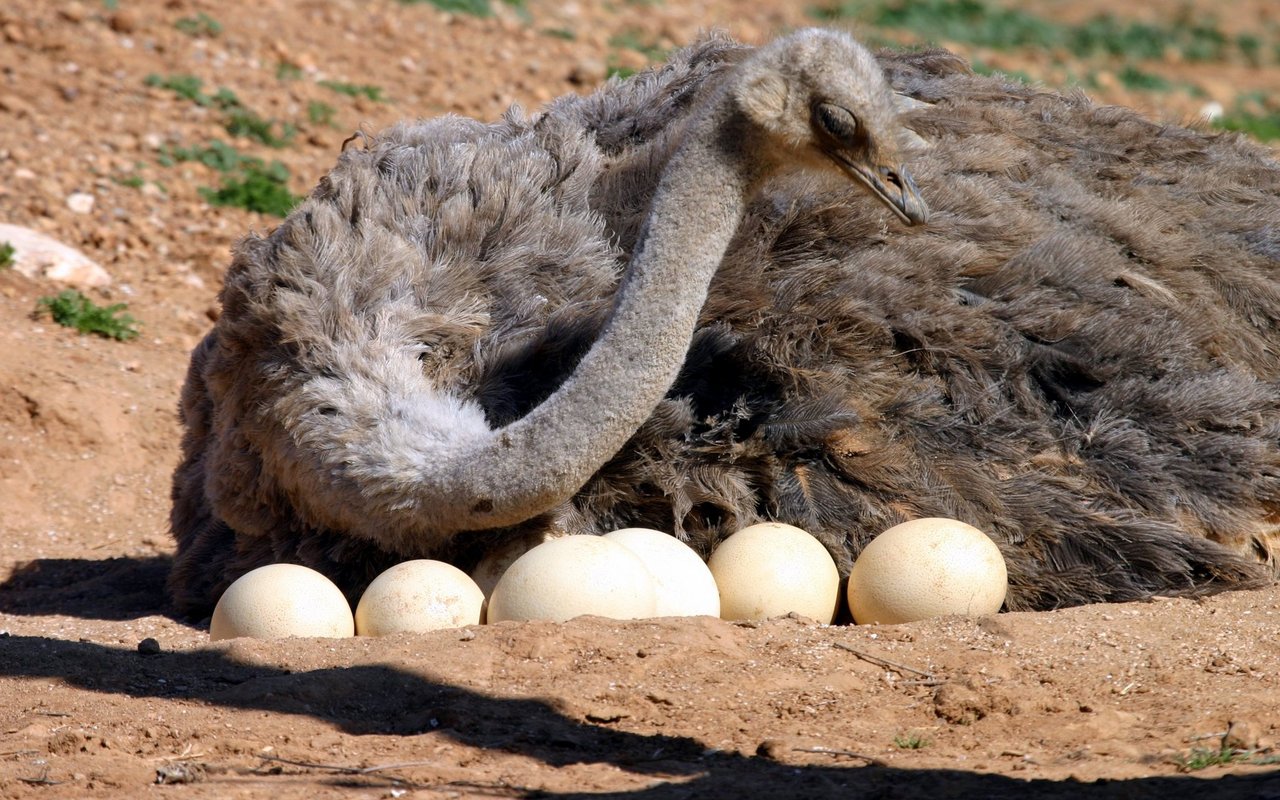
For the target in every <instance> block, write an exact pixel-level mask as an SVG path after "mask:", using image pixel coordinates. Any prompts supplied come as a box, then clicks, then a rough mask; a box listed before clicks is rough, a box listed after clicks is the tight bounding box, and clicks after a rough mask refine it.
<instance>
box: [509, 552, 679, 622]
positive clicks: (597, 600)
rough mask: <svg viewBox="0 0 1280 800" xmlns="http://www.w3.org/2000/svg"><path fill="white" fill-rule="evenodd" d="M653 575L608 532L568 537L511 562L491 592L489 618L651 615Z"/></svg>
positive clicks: (560, 619)
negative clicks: (611, 539)
mask: <svg viewBox="0 0 1280 800" xmlns="http://www.w3.org/2000/svg"><path fill="white" fill-rule="evenodd" d="M653 610H654V586H653V577H652V576H651V575H650V574H649V570H648V568H646V567H645V565H644V562H643V561H641V560H640V558H639V557H638V556H636V555H635V554H634V553H632V552H631V551H630V550H628V549H627V548H625V547H623V546H622V545H620V544H618V543H617V542H613V541H610V540H608V539H606V538H604V537H603V536H564V537H562V538H559V539H552V540H550V541H548V542H545V543H543V544H540V545H538V546H537V547H535V548H533V549H532V550H530V551H529V552H527V553H525V554H524V555H522V556H520V557H519V558H517V559H516V560H515V561H514V562H512V564H511V566H510V567H508V568H507V571H506V572H504V573H503V574H502V577H501V578H499V579H498V583H497V585H496V586H494V587H493V594H491V595H490V596H489V608H488V613H487V618H488V621H489V622H502V621H504V620H520V621H524V620H548V621H551V622H564V621H565V620H569V619H572V618H574V617H578V616H582V615H583V614H592V615H594V616H598V617H611V618H613V619H640V618H643V617H652V616H653Z"/></svg>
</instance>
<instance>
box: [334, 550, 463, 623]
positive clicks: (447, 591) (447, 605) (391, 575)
mask: <svg viewBox="0 0 1280 800" xmlns="http://www.w3.org/2000/svg"><path fill="white" fill-rule="evenodd" d="M483 605H484V592H482V591H480V587H479V586H477V585H476V582H475V581H473V580H471V578H470V576H468V575H467V573H465V572H463V571H462V570H460V569H458V568H457V567H455V566H453V565H452V564H446V563H444V562H443V561H429V560H426V559H418V560H415V561H403V562H401V563H399V564H396V565H395V566H394V567H391V568H390V569H388V570H387V571H385V572H383V573H382V574H381V575H379V576H378V577H376V578H374V579H373V582H372V583H370V584H369V588H367V589H365V590H364V594H362V595H361V596H360V602H359V603H357V604H356V633H358V634H359V635H361V636H386V635H387V634H391V633H421V632H422V631H434V630H438V629H440V628H460V627H462V626H464V625H478V624H480V608H481V606H483Z"/></svg>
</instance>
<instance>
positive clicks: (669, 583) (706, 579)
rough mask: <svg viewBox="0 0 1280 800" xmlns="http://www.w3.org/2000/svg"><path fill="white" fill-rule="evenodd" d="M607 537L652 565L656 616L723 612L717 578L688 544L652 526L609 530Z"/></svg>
mask: <svg viewBox="0 0 1280 800" xmlns="http://www.w3.org/2000/svg"><path fill="white" fill-rule="evenodd" d="M604 538H605V539H608V540H609V541H612V542H617V543H618V544H620V545H622V546H623V547H625V548H627V549H628V550H630V551H631V552H632V553H634V554H635V555H636V556H638V557H639V558H640V560H641V561H643V562H644V565H645V566H646V567H647V568H648V569H649V574H650V575H652V576H653V582H654V592H655V605H654V609H653V615H654V616H656V617H696V616H700V615H706V616H709V617H718V616H720V591H719V589H717V587H716V580H715V578H713V577H712V576H711V570H709V569H707V564H706V562H704V561H703V560H702V558H701V557H700V556H699V555H698V554H697V553H695V552H694V551H693V549H692V548H691V547H689V545H687V544H685V543H684V542H682V541H680V540H679V539H677V538H676V537H674V536H672V535H671V534H669V533H663V532H662V531H655V530H651V529H649V528H623V529H621V530H617V531H613V532H612V533H606V534H605V535H604Z"/></svg>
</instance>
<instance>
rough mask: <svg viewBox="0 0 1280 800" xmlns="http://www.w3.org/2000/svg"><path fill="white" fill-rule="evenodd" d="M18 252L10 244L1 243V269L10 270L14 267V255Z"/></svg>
mask: <svg viewBox="0 0 1280 800" xmlns="http://www.w3.org/2000/svg"><path fill="white" fill-rule="evenodd" d="M17 252H18V251H17V250H15V249H14V247H13V245H12V244H10V243H9V242H0V269H9V268H10V267H12V266H13V261H14V258H13V257H14V255H15V254H17Z"/></svg>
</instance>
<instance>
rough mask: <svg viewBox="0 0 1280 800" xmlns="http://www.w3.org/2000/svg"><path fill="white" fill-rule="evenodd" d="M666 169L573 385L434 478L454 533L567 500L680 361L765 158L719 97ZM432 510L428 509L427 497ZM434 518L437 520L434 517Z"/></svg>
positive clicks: (655, 398) (651, 404)
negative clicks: (754, 151) (609, 308)
mask: <svg viewBox="0 0 1280 800" xmlns="http://www.w3.org/2000/svg"><path fill="white" fill-rule="evenodd" d="M707 112H708V113H705V114H703V115H702V116H701V117H700V118H699V119H696V120H695V121H694V122H692V123H691V125H690V128H689V129H687V131H686V133H685V139H684V142H683V144H682V145H681V146H680V147H679V149H678V150H677V151H676V153H675V154H674V155H673V157H672V159H671V161H670V162H669V163H668V165H667V168H666V170H665V172H664V174H663V177H662V179H661V181H660V183H659V186H658V190H657V193H656V195H655V197H654V200H653V204H652V206H651V208H650V212H649V216H648V219H647V220H646V223H645V228H644V231H643V232H642V234H641V236H640V240H639V244H638V245H637V247H636V248H635V252H634V254H633V256H632V258H631V261H630V263H629V265H628V267H627V270H626V273H625V275H624V276H623V279H622V283H621V285H620V287H619V289H618V293H617V296H616V299H615V302H614V308H613V313H612V314H611V316H610V317H609V319H608V321H607V322H606V324H605V326H604V329H603V331H602V332H601V334H600V337H599V338H598V339H597V340H596V342H595V343H594V344H593V346H592V347H591V349H590V350H589V351H588V352H587V354H586V355H585V356H584V357H583V359H582V361H581V362H580V363H579V365H578V367H577V368H576V369H575V371H574V372H573V374H572V375H571V376H570V377H569V379H568V380H567V381H566V382H565V383H564V384H562V385H561V386H560V388H559V389H558V390H557V391H556V392H555V393H554V394H552V395H551V397H549V398H548V399H547V400H546V401H544V402H543V403H542V404H540V405H539V406H538V407H536V408H535V409H534V410H533V411H531V412H530V413H529V414H527V415H526V416H524V417H522V418H521V419H519V420H517V421H515V422H513V423H511V424H509V425H507V426H506V427H504V428H500V429H498V430H495V431H493V434H492V436H491V437H486V438H485V439H483V440H482V441H481V442H480V443H479V444H478V445H477V446H476V447H475V448H473V449H472V450H471V451H470V452H466V453H463V454H460V457H459V458H458V459H456V460H454V462H453V464H452V465H450V467H447V468H446V469H444V470H441V472H440V473H437V475H435V476H433V477H434V478H443V479H445V482H446V483H447V484H448V485H446V486H439V487H438V488H439V489H440V490H443V494H441V495H440V496H439V497H440V499H443V500H444V501H445V503H446V504H447V505H448V506H450V507H451V508H450V509H449V510H448V512H447V513H444V512H445V510H444V509H438V511H439V512H441V513H439V516H437V519H439V520H440V521H441V522H442V523H443V524H444V525H445V526H447V527H450V528H452V529H453V530H475V529H481V528H490V527H498V526H503V525H510V524H515V523H517V522H520V521H522V520H525V519H528V518H530V517H532V516H535V515H537V514H539V513H542V512H544V511H547V510H549V509H551V508H553V507H554V506H556V505H557V504H559V503H561V502H563V501H564V500H566V499H568V498H569V497H571V496H572V495H573V494H574V493H575V492H577V491H578V489H580V488H581V487H582V486H583V485H584V484H585V483H586V482H587V480H589V479H590V477H591V475H592V474H594V473H595V472H596V471H597V470H598V469H599V468H600V467H601V466H603V465H604V464H605V463H606V462H607V461H608V460H609V459H610V458H612V457H613V456H614V455H615V454H616V453H617V452H618V450H620V449H621V448H622V446H623V445H624V444H625V443H626V442H627V440H628V439H629V438H630V437H631V436H632V434H634V433H635V431H636V430H637V429H638V428H639V427H640V425H641V424H643V423H644V421H645V420H646V419H648V417H649V415H650V414H652V413H653V410H654V408H655V407H656V406H657V405H658V403H659V402H660V401H661V400H662V398H663V396H664V395H665V394H666V392H667V390H668V389H669V388H670V387H671V384H672V382H673V381H674V380H675V378H676V375H677V374H678V372H679V370H680V367H681V365H682V364H683V363H684V359H685V355H686V353H687V352H688V349H689V344H690V341H691V340H692V337H693V332H694V327H695V325H696V323H697V320H698V314H699V312H700V311H701V309H702V305H703V303H704V301H705V300H706V295H707V286H708V284H710V282H711V279H712V277H713V276H714V275H715V273H716V270H717V269H718V267H719V266H720V262H721V260H722V259H723V257H724V254H725V251H726V250H727V249H728V246H729V242H730V240H731V239H732V237H733V235H734V233H735V231H736V230H737V227H738V225H739V223H740V221H741V219H742V215H743V209H744V206H745V203H746V200H747V197H748V195H749V193H750V192H751V190H752V188H753V186H754V185H755V184H756V182H757V181H758V180H759V179H760V178H761V177H762V174H763V172H764V167H763V165H762V162H761V161H759V160H757V159H752V158H751V157H750V156H749V155H748V153H750V152H751V150H752V148H750V147H748V146H747V142H746V141H745V140H746V137H747V135H748V134H749V126H748V125H747V124H746V123H745V121H743V120H742V119H741V118H740V117H739V116H738V114H737V111H736V107H735V106H734V104H733V102H732V101H731V100H730V99H729V98H728V97H727V96H725V95H724V94H721V95H720V97H719V98H717V99H716V100H714V101H712V105H711V107H710V108H709V109H707ZM433 502H436V501H434V500H433ZM433 516H435V515H433Z"/></svg>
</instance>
